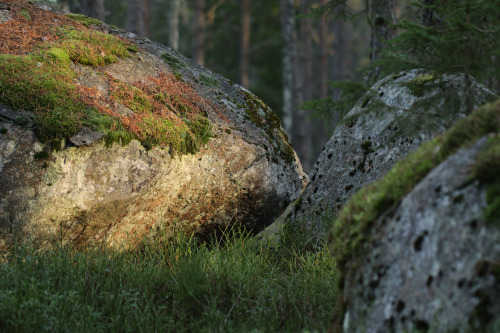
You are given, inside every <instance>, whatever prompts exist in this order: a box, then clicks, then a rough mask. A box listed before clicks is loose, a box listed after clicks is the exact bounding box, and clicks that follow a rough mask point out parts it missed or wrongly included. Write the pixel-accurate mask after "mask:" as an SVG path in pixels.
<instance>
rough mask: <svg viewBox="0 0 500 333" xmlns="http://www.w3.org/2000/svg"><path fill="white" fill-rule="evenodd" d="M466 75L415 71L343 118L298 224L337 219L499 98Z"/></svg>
mask: <svg viewBox="0 0 500 333" xmlns="http://www.w3.org/2000/svg"><path fill="white" fill-rule="evenodd" d="M468 86H469V85H468V84H467V79H466V77H465V75H460V74H454V75H444V76H441V77H435V78H434V77H432V76H430V75H429V74H425V73H424V72H422V71H419V70H412V71H410V72H407V73H402V74H399V75H396V76H394V75H393V76H390V77H387V78H385V79H383V80H381V81H379V82H378V83H376V84H375V85H374V86H373V87H372V88H371V91H370V92H368V93H367V94H366V95H365V97H364V98H362V99H361V100H360V101H359V102H358V103H357V104H356V105H355V106H354V108H353V109H352V110H351V111H350V112H349V113H348V114H347V115H346V116H345V117H344V119H343V120H342V121H341V124H340V125H339V126H338V127H337V128H336V129H335V132H334V134H333V136H332V137H331V138H330V140H329V141H328V143H327V144H326V147H325V149H324V150H323V152H322V153H321V155H320V156H319V158H318V161H317V162H316V164H315V166H314V167H313V169H312V172H311V173H310V178H311V181H310V183H309V185H308V186H307V188H306V189H305V191H304V193H303V195H302V198H301V200H300V201H299V203H300V204H297V205H296V211H295V214H294V216H293V218H294V219H297V220H299V221H300V220H301V219H305V221H307V222H308V223H311V224H312V225H313V227H314V216H316V215H320V214H321V213H322V212H323V211H325V210H326V211H328V213H329V216H330V217H331V218H334V217H335V216H336V215H337V213H338V211H339V210H340V209H341V208H342V206H343V205H344V203H346V201H347V200H348V199H349V198H350V197H351V196H352V195H353V194H354V193H355V192H356V191H357V190H359V189H360V188H362V187H364V186H365V185H367V184H369V183H371V182H373V181H375V180H377V179H379V178H381V177H382V176H383V175H384V174H385V173H387V171H389V169H390V168H391V167H392V166H393V165H394V164H395V163H396V162H397V161H398V160H400V159H401V158H403V157H405V156H407V155H408V154H409V153H410V152H412V151H414V150H415V149H416V148H417V147H418V146H419V145H420V144H421V143H422V142H424V141H427V140H429V139H431V138H433V137H434V136H436V135H437V134H439V133H442V132H444V131H445V130H446V129H447V128H449V127H450V126H451V125H452V124H453V123H454V122H455V121H456V120H457V119H460V118H462V117H464V116H466V115H467V114H469V113H470V112H471V111H472V110H474V109H475V108H477V107H478V106H480V105H482V104H484V103H485V102H488V101H493V100H495V99H496V98H497V97H496V96H495V95H494V94H493V93H492V92H491V91H489V90H488V89H486V88H485V87H484V86H482V85H481V84H479V83H477V82H475V81H472V83H471V85H470V90H469V88H468Z"/></svg>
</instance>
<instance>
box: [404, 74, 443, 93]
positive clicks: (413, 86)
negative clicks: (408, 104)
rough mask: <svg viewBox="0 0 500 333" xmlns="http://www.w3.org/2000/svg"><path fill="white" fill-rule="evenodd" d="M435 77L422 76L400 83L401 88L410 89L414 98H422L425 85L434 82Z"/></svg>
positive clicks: (429, 75)
mask: <svg viewBox="0 0 500 333" xmlns="http://www.w3.org/2000/svg"><path fill="white" fill-rule="evenodd" d="M434 79H435V77H434V75H432V74H422V75H419V76H417V77H416V78H414V79H413V80H411V81H410V82H405V83H401V85H402V86H404V87H406V88H408V89H410V91H411V93H412V94H413V95H414V96H416V97H422V96H424V94H425V91H426V89H428V86H426V84H427V83H429V82H431V81H434Z"/></svg>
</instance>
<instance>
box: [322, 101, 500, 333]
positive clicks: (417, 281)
mask: <svg viewBox="0 0 500 333" xmlns="http://www.w3.org/2000/svg"><path fill="white" fill-rule="evenodd" d="M499 170H500V103H496V104H490V105H487V106H484V107H482V108H481V109H479V110H478V111H476V112H474V113H473V114H471V116H469V117H467V118H466V119H463V120H462V121H460V122H459V123H457V125H456V126H454V127H453V128H452V129H451V130H449V131H447V132H446V133H445V134H443V135H441V136H439V137H438V138H436V139H435V140H432V141H430V142H428V143H426V144H424V145H422V146H421V147H420V148H419V149H418V150H417V151H416V152H415V153H413V154H411V155H410V156H409V157H408V158H407V159H405V160H403V161H401V162H399V163H398V164H396V166H395V167H394V168H393V169H391V171H390V172H389V173H388V174H387V175H386V176H385V177H384V178H382V179H381V180H380V181H378V182H376V183H373V184H371V185H369V186H368V187H365V188H364V189H362V190H361V191H360V192H358V193H356V194H355V195H354V196H353V197H352V198H351V200H350V201H349V202H348V203H347V204H346V205H345V206H344V209H343V210H342V211H341V212H340V214H339V217H338V219H337V221H336V222H335V225H334V227H333V231H332V243H333V252H332V253H333V254H334V255H335V256H336V257H337V259H338V264H339V268H340V270H341V273H342V274H341V283H340V284H339V285H340V286H341V304H342V303H343V304H344V308H343V310H340V313H337V325H338V326H337V327H342V326H343V331H344V332H417V331H418V332H498V330H499V329H500V228H499V227H500V172H499Z"/></svg>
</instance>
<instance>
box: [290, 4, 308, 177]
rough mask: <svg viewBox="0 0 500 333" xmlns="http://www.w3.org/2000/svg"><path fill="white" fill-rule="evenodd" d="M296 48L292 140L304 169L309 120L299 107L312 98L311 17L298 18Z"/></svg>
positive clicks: (304, 7) (304, 9) (303, 11)
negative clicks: (298, 35)
mask: <svg viewBox="0 0 500 333" xmlns="http://www.w3.org/2000/svg"><path fill="white" fill-rule="evenodd" d="M308 9H309V1H308V0H302V1H301V2H300V12H301V14H303V15H304V14H307V13H308ZM295 47H296V48H297V49H296V51H295V54H296V55H299V54H300V58H299V57H297V56H296V58H295V65H294V66H293V68H294V84H295V87H294V93H293V96H294V97H295V98H294V101H293V107H294V108H293V121H292V138H293V139H292V140H293V144H294V148H295V151H296V152H297V155H299V158H300V161H301V163H302V166H303V167H304V169H305V170H309V169H310V167H311V162H312V161H311V147H312V144H311V137H312V133H311V131H310V121H309V119H308V118H307V110H303V109H300V108H299V106H300V105H302V103H304V102H305V101H307V100H311V99H312V86H313V82H312V63H313V60H312V24H311V19H310V18H307V17H303V18H301V19H300V41H298V42H296V43H295Z"/></svg>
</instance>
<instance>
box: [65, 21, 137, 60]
mask: <svg viewBox="0 0 500 333" xmlns="http://www.w3.org/2000/svg"><path fill="white" fill-rule="evenodd" d="M57 34H58V35H59V37H60V40H59V41H58V42H56V44H55V45H56V47H58V48H61V49H63V50H65V51H66V53H68V55H69V57H70V59H71V61H73V62H77V63H80V64H82V65H89V66H94V67H97V66H106V65H109V64H112V63H115V62H117V61H118V58H123V57H126V56H127V55H128V49H129V48H131V47H134V46H132V45H131V44H127V43H125V42H123V41H122V40H121V39H119V38H118V37H115V36H112V35H108V34H105V33H103V32H100V31H96V30H86V31H78V30H75V29H72V28H69V27H63V28H59V29H58V31H57Z"/></svg>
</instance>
